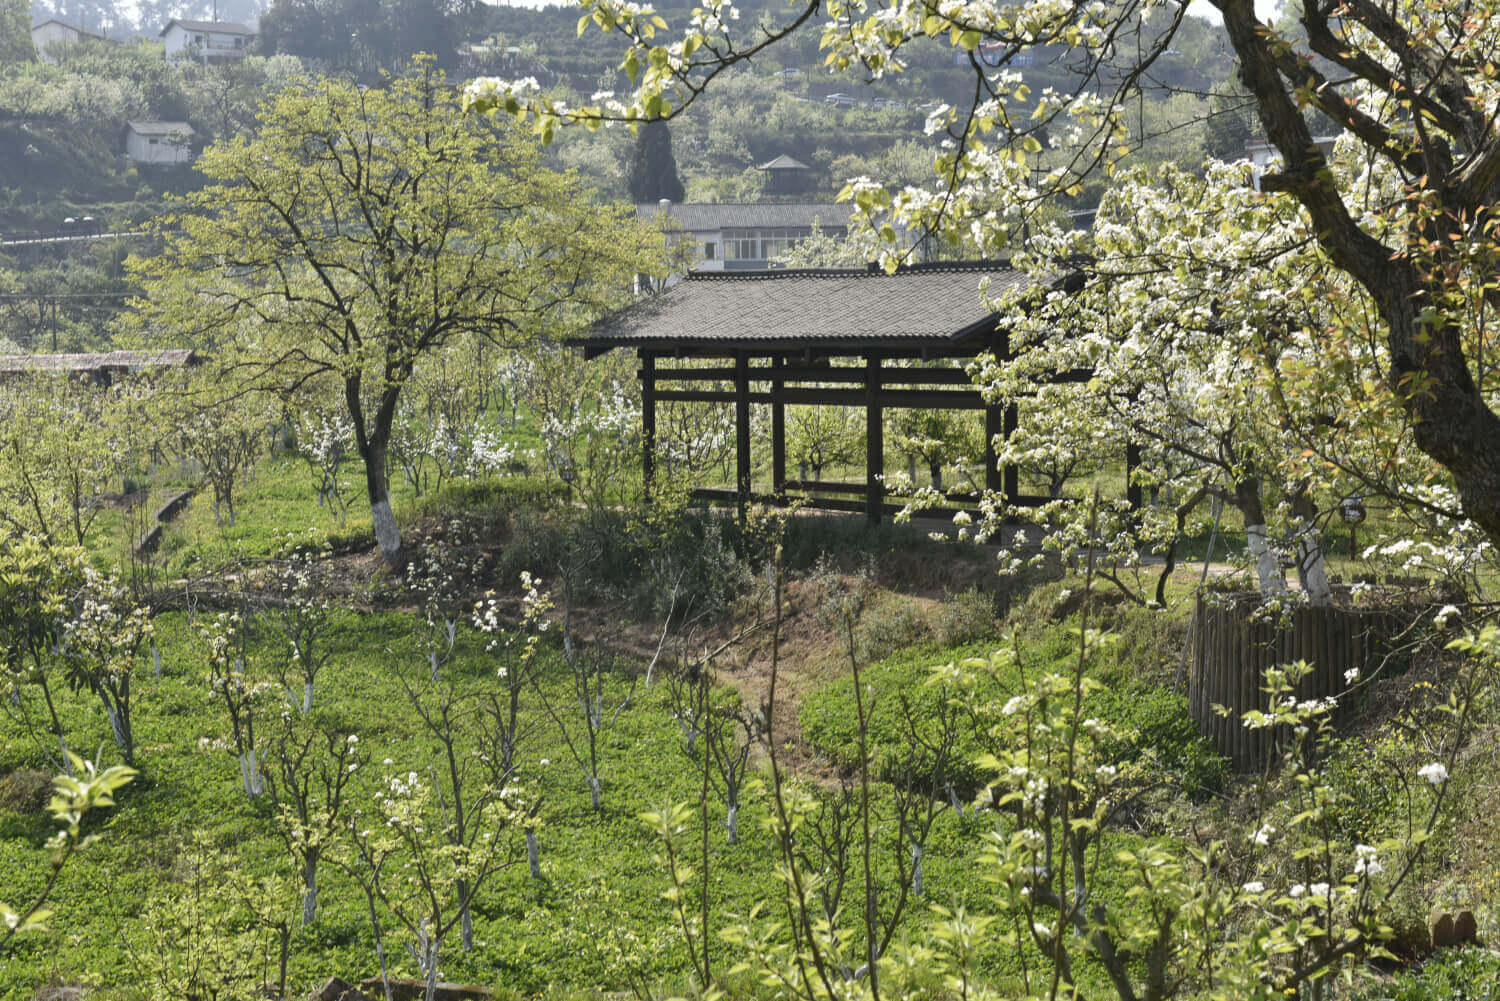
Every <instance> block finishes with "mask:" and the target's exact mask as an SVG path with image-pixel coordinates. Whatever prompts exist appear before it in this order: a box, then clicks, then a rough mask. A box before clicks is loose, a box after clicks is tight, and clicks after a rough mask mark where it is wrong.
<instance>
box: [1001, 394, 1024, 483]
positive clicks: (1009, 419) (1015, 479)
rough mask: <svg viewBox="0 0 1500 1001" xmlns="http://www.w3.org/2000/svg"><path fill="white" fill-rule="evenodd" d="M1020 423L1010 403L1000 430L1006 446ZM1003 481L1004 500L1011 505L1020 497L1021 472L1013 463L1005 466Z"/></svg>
mask: <svg viewBox="0 0 1500 1001" xmlns="http://www.w3.org/2000/svg"><path fill="white" fill-rule="evenodd" d="M1020 423H1021V412H1020V410H1019V408H1018V407H1017V406H1016V404H1014V403H1012V404H1010V405H1009V406H1007V407H1006V408H1005V421H1004V427H1003V428H1002V430H1001V436H1002V437H1003V438H1004V439H1005V443H1006V444H1007V445H1009V444H1010V436H1011V435H1013V434H1015V433H1016V428H1017V427H1018V426H1019V425H1020ZM1004 480H1005V491H1004V492H1005V499H1006V500H1007V501H1009V502H1011V503H1015V500H1016V498H1017V497H1019V496H1021V471H1020V470H1019V469H1018V468H1016V464H1015V463H1014V462H1011V463H1007V464H1006V466H1005V476H1004Z"/></svg>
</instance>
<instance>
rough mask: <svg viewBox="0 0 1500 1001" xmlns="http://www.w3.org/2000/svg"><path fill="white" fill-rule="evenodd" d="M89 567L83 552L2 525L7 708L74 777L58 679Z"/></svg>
mask: <svg viewBox="0 0 1500 1001" xmlns="http://www.w3.org/2000/svg"><path fill="white" fill-rule="evenodd" d="M84 568H85V564H84V554H83V551H82V550H81V549H77V548H72V547H67V546H52V545H49V544H48V543H47V542H46V540H44V539H43V538H42V537H40V536H36V535H23V536H16V535H14V534H12V533H11V531H10V530H9V529H8V528H5V527H4V526H0V668H3V671H4V673H3V676H0V681H3V684H4V687H5V689H6V694H7V695H8V696H9V697H8V698H6V699H5V700H4V705H5V708H6V710H7V711H8V712H9V713H10V714H12V715H13V716H16V717H18V719H19V722H20V725H21V728H22V730H23V731H24V732H25V733H26V734H27V735H28V736H29V737H30V738H31V739H32V740H33V741H35V742H36V744H37V747H38V749H39V750H40V751H41V752H42V753H43V754H45V755H46V756H47V759H48V760H49V761H51V762H53V764H54V765H55V767H56V768H58V769H59V770H60V771H63V772H71V769H72V760H73V759H72V757H71V756H70V753H69V751H68V740H67V734H66V732H65V730H64V727H63V722H62V717H61V715H60V714H59V712H58V706H57V698H56V695H57V693H56V688H57V683H58V680H59V679H58V678H57V677H56V676H55V675H56V671H57V669H58V667H59V661H60V658H59V652H60V649H61V646H62V643H63V636H64V628H65V623H66V622H67V620H68V613H69V609H70V604H71V602H72V601H73V599H74V596H75V595H76V594H77V593H78V590H79V588H81V587H82V586H83V580H84ZM28 689H35V690H36V691H37V692H39V693H40V695H41V700H42V706H43V709H44V710H45V714H46V716H45V719H44V720H42V721H38V720H36V719H34V718H33V716H32V709H31V706H30V704H29V702H30V700H29V699H27V697H26V692H27V690H28ZM44 735H45V736H44ZM49 737H50V743H51V745H52V746H51V747H49V746H48V743H49V741H48V739H47V738H49Z"/></svg>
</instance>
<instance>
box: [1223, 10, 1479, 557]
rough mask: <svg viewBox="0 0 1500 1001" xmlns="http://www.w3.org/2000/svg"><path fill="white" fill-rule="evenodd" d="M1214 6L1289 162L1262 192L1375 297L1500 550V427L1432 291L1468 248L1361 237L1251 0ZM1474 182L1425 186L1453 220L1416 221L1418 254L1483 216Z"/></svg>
mask: <svg viewBox="0 0 1500 1001" xmlns="http://www.w3.org/2000/svg"><path fill="white" fill-rule="evenodd" d="M1211 2H1212V3H1213V6H1215V7H1216V8H1218V10H1219V12H1220V13H1221V14H1222V15H1223V18H1224V28H1225V31H1226V33H1227V34H1228V36H1229V41H1230V45H1231V47H1232V48H1233V49H1234V51H1235V55H1237V56H1238V57H1239V63H1240V79H1241V81H1242V82H1243V83H1244V84H1245V86H1246V88H1247V89H1248V90H1249V91H1250V93H1251V94H1252V95H1254V97H1255V102H1256V111H1257V113H1258V114H1259V117H1260V120H1261V124H1262V126H1263V127H1264V128H1265V132H1266V137H1267V138H1268V139H1269V140H1270V141H1271V142H1272V143H1274V144H1275V146H1276V148H1277V149H1278V150H1280V152H1281V154H1282V160H1283V164H1284V166H1283V168H1282V170H1281V171H1280V172H1278V173H1276V174H1268V175H1266V177H1265V178H1264V179H1263V182H1262V183H1263V184H1264V186H1265V187H1266V188H1267V189H1268V190H1278V191H1285V192H1287V193H1288V194H1290V195H1292V197H1294V198H1296V199H1297V201H1298V202H1299V203H1301V205H1302V207H1303V209H1304V210H1305V211H1306V212H1307V214H1308V217H1309V219H1310V220H1311V222H1312V231H1313V232H1314V233H1316V234H1317V240H1318V244H1319V246H1321V247H1322V248H1323V250H1324V251H1325V252H1326V253H1327V254H1328V256H1329V257H1330V258H1331V259H1332V260H1333V262H1334V264H1335V265H1337V266H1338V267H1339V268H1340V269H1341V270H1343V271H1344V272H1346V273H1347V274H1349V275H1350V276H1351V277H1352V278H1354V280H1355V281H1357V282H1359V284H1360V285H1362V286H1364V288H1365V290H1366V291H1367V292H1369V294H1370V296H1371V298H1372V299H1373V300H1374V302H1375V305H1376V308H1377V310H1378V311H1379V314H1380V318H1381V320H1382V322H1383V323H1384V325H1385V340H1386V346H1387V348H1388V349H1389V352H1390V368H1389V372H1388V378H1389V380H1390V383H1391V386H1392V388H1393V389H1394V391H1395V394H1396V397H1397V399H1399V400H1400V401H1401V406H1402V408H1403V409H1404V410H1405V411H1406V413H1407V414H1409V415H1410V416H1411V417H1412V436H1413V438H1414V439H1415V441H1416V444H1417V447H1418V448H1420V449H1421V450H1422V451H1423V452H1425V453H1426V454H1427V455H1428V456H1430V457H1431V458H1432V459H1433V460H1434V461H1436V462H1438V463H1439V464H1440V465H1442V466H1443V467H1444V468H1445V469H1447V470H1448V472H1449V473H1450V474H1451V475H1452V476H1453V481H1454V484H1455V486H1457V488H1458V495H1459V499H1460V501H1461V502H1462V504H1463V510H1464V514H1465V516H1466V517H1468V518H1470V519H1472V520H1473V522H1474V523H1475V524H1476V525H1478V526H1479V527H1480V528H1482V529H1483V530H1484V531H1485V533H1486V534H1487V535H1488V536H1489V538H1490V540H1491V541H1492V542H1495V543H1497V544H1500V417H1497V416H1496V415H1495V413H1494V411H1492V410H1491V409H1490V408H1489V406H1488V404H1487V403H1486V401H1485V398H1484V396H1483V394H1482V393H1481V392H1480V389H1479V387H1478V386H1477V385H1476V384H1475V382H1474V376H1473V373H1472V371H1471V370H1470V361H1471V359H1469V358H1468V357H1467V356H1466V354H1465V352H1464V343H1463V331H1462V329H1461V328H1460V325H1459V324H1458V323H1457V322H1455V321H1454V320H1453V319H1452V318H1451V314H1446V313H1445V312H1444V307H1443V304H1442V303H1441V302H1435V301H1434V300H1435V298H1436V296H1435V295H1434V293H1435V292H1441V291H1442V290H1443V289H1444V287H1445V286H1446V283H1447V282H1448V281H1449V279H1448V278H1447V275H1448V274H1449V273H1450V268H1452V269H1453V270H1456V269H1457V266H1458V265H1459V264H1461V263H1462V260H1461V255H1462V254H1464V253H1465V252H1466V250H1465V247H1466V246H1467V245H1466V244H1460V243H1454V244H1453V245H1452V246H1451V247H1447V248H1445V249H1439V250H1435V251H1432V252H1431V254H1432V256H1431V257H1430V258H1427V259H1423V256H1425V255H1423V256H1415V257H1414V256H1413V255H1411V254H1405V253H1402V252H1401V250H1402V248H1399V247H1398V248H1397V253H1395V254H1392V252H1391V249H1392V248H1391V247H1390V246H1389V245H1388V244H1387V243H1385V242H1383V241H1382V240H1380V239H1378V238H1376V237H1375V236H1373V235H1372V234H1370V233H1369V232H1367V231H1366V230H1365V229H1363V228H1361V226H1360V225H1359V223H1358V222H1357V221H1356V214H1355V213H1352V212H1351V211H1350V209H1349V207H1348V205H1347V204H1346V203H1345V201H1344V199H1343V197H1342V196H1341V194H1340V192H1339V191H1338V189H1337V188H1336V187H1335V185H1334V181H1333V177H1332V173H1331V172H1330V171H1329V170H1328V169H1327V166H1328V165H1327V161H1326V159H1325V158H1324V156H1323V154H1322V152H1321V151H1320V150H1319V149H1318V148H1317V146H1316V144H1315V143H1313V141H1312V135H1311V132H1310V130H1309V128H1308V125H1307V121H1306V120H1305V119H1304V117H1303V114H1302V108H1301V106H1300V105H1299V104H1298V103H1297V102H1295V101H1294V100H1293V98H1292V96H1291V94H1290V93H1289V90H1288V86H1287V84H1286V81H1285V80H1284V79H1283V78H1282V76H1281V73H1280V71H1279V69H1278V66H1277V61H1276V55H1275V53H1274V52H1273V45H1274V44H1275V43H1273V42H1272V41H1271V40H1270V39H1269V38H1268V37H1267V34H1266V32H1265V30H1264V27H1263V26H1262V24H1261V23H1260V21H1259V20H1258V19H1257V18H1256V16H1255V9H1254V5H1253V4H1252V3H1251V2H1250V0H1211ZM1417 47H1419V48H1420V47H1421V43H1417ZM1427 51H1429V52H1431V51H1433V50H1431V49H1429V50H1427ZM1298 82H1299V83H1300V81H1298ZM1484 141H1486V142H1494V141H1495V140H1494V139H1493V138H1490V137H1486V139H1485V140H1484ZM1469 182H1470V179H1469V178H1468V177H1466V175H1465V174H1464V173H1463V172H1454V173H1451V174H1447V175H1446V176H1437V175H1435V176H1430V177H1428V178H1425V179H1424V183H1423V186H1428V185H1430V189H1429V190H1430V193H1431V198H1430V199H1429V200H1428V204H1431V205H1434V206H1444V207H1445V208H1446V209H1447V211H1446V213H1444V214H1438V215H1436V216H1433V217H1431V218H1429V219H1427V220H1425V221H1422V222H1420V223H1418V224H1420V225H1423V226H1424V227H1425V229H1424V230H1423V231H1421V232H1412V233H1410V234H1409V236H1410V238H1411V240H1412V241H1413V243H1414V244H1417V245H1419V246H1426V247H1442V246H1443V245H1444V244H1446V243H1447V242H1448V241H1447V238H1446V234H1447V233H1448V232H1449V231H1450V227H1455V226H1456V222H1455V220H1454V219H1453V216H1454V215H1459V216H1462V215H1470V216H1472V215H1475V214H1477V213H1478V212H1480V211H1483V204H1482V202H1481V201H1480V200H1481V199H1484V198H1487V197H1489V192H1488V190H1487V187H1488V186H1487V185H1471V184H1470V183H1469Z"/></svg>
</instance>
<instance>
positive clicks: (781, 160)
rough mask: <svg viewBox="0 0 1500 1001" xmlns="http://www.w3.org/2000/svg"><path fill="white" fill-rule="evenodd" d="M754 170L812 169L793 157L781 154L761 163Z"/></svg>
mask: <svg viewBox="0 0 1500 1001" xmlns="http://www.w3.org/2000/svg"><path fill="white" fill-rule="evenodd" d="M755 169H756V170H812V168H811V167H809V166H808V165H807V164H805V163H803V162H802V161H801V160H798V159H796V158H794V157H790V156H787V155H786V154H785V153H783V154H781V155H780V156H778V157H777V158H776V159H774V160H770V161H768V162H766V163H763V164H761V165H760V166H759V167H756V168H755Z"/></svg>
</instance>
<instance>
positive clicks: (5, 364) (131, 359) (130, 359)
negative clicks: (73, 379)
mask: <svg viewBox="0 0 1500 1001" xmlns="http://www.w3.org/2000/svg"><path fill="white" fill-rule="evenodd" d="M198 360H199V359H198V356H197V354H196V353H194V352H192V351H187V350H180V349H171V350H164V351H106V352H103V353H101V354H78V355H0V372H104V371H118V370H120V369H132V368H156V367H163V366H165V367H176V366H178V365H195V364H197V363H198Z"/></svg>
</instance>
